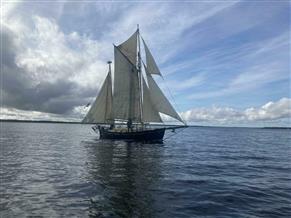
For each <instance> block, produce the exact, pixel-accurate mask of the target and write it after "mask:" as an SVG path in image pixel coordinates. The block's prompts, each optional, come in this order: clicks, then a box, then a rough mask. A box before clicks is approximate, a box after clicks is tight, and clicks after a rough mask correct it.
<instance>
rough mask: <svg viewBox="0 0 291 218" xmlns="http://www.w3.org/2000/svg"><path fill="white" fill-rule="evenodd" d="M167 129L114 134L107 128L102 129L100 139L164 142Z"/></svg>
mask: <svg viewBox="0 0 291 218" xmlns="http://www.w3.org/2000/svg"><path fill="white" fill-rule="evenodd" d="M165 130H166V129H165V128H160V129H151V130H142V131H132V132H114V131H110V130H108V129H105V128H100V129H99V133H100V139H124V140H133V141H162V140H163V137H164V135H165Z"/></svg>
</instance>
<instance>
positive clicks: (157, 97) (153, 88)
mask: <svg viewBox="0 0 291 218" xmlns="http://www.w3.org/2000/svg"><path fill="white" fill-rule="evenodd" d="M144 68H145V69H146V75H147V79H148V84H149V90H150V97H151V100H152V102H153V104H154V105H155V106H156V108H157V110H158V111H159V112H161V113H164V114H166V115H169V116H171V117H173V118H175V119H177V120H179V121H181V122H182V123H184V121H183V120H182V119H181V117H180V116H179V114H178V113H177V112H176V111H175V109H174V108H173V106H172V105H171V103H170V102H169V101H168V99H167V98H166V96H165V95H164V94H163V92H162V90H161V89H160V88H159V86H158V85H157V83H156V82H155V80H154V79H153V77H152V76H151V74H150V73H149V72H148V71H147V67H146V66H144Z"/></svg>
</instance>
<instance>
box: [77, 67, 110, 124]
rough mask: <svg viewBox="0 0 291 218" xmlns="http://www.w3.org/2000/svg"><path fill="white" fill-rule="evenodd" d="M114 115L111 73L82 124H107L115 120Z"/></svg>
mask: <svg viewBox="0 0 291 218" xmlns="http://www.w3.org/2000/svg"><path fill="white" fill-rule="evenodd" d="M112 115H113V114H112V82H111V72H110V71H109V73H108V75H107V77H106V79H105V81H104V83H103V85H102V87H101V89H100V91H99V94H98V96H97V97H96V99H95V101H94V103H93V105H92V106H91V108H90V110H89V112H88V113H87V115H86V117H85V118H84V119H83V121H82V122H83V123H107V122H110V120H113V116H112Z"/></svg>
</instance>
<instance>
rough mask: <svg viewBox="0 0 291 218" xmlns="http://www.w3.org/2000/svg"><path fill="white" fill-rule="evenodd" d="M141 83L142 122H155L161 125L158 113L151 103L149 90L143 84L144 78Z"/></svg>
mask: <svg viewBox="0 0 291 218" xmlns="http://www.w3.org/2000/svg"><path fill="white" fill-rule="evenodd" d="M142 80H143V81H142V83H143V104H142V106H143V122H156V123H162V122H163V121H162V119H161V117H160V114H159V112H158V111H157V109H156V107H155V105H154V103H153V102H152V99H151V96H150V91H149V88H148V87H147V84H146V83H145V80H144V78H142Z"/></svg>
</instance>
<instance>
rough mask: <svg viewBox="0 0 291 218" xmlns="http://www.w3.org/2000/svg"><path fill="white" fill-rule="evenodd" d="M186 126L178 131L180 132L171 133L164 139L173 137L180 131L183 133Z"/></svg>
mask: <svg viewBox="0 0 291 218" xmlns="http://www.w3.org/2000/svg"><path fill="white" fill-rule="evenodd" d="M185 129H186V128H183V129H181V130H180V131H178V132H176V131H175V132H174V134H172V135H169V136H168V137H166V138H164V141H166V140H167V139H169V138H171V137H173V136H175V135H177V134H178V133H181V132H183V131H184V130H185Z"/></svg>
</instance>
